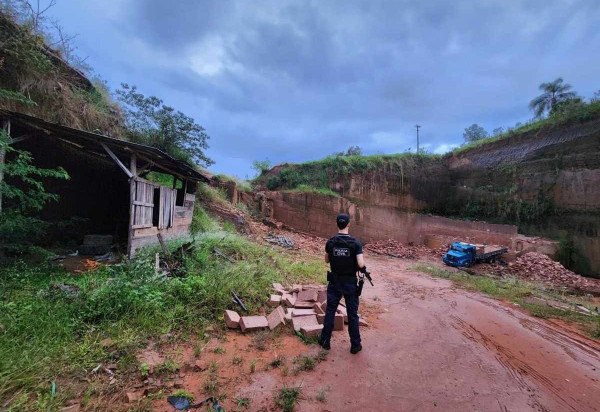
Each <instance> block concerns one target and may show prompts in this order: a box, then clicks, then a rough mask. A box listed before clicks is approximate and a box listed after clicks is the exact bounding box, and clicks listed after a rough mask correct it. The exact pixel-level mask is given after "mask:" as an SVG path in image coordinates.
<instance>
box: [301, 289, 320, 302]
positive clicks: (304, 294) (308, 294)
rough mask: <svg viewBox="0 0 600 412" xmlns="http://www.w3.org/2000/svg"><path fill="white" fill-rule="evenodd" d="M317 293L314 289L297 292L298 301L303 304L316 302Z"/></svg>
mask: <svg viewBox="0 0 600 412" xmlns="http://www.w3.org/2000/svg"><path fill="white" fill-rule="evenodd" d="M317 295H318V292H317V290H316V289H307V290H302V291H300V292H298V300H301V301H305V302H316V300H317Z"/></svg>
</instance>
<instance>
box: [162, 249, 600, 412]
mask: <svg viewBox="0 0 600 412" xmlns="http://www.w3.org/2000/svg"><path fill="white" fill-rule="evenodd" d="M413 264H414V262H411V261H407V260H398V259H394V258H382V257H377V258H371V259H370V261H369V267H370V269H371V270H372V272H373V275H374V281H375V282H376V285H375V287H374V288H372V287H370V286H369V285H367V286H365V292H364V298H363V301H362V303H361V305H364V306H365V307H367V308H368V309H367V311H366V312H373V309H374V308H377V311H378V312H379V313H380V314H379V315H378V316H377V317H374V315H373V313H371V314H370V318H371V319H370V320H371V323H372V324H371V326H370V327H368V328H362V335H363V347H364V349H363V351H362V352H360V353H359V354H358V355H351V354H350V353H349V340H348V336H347V334H346V332H344V333H340V332H336V333H335V334H334V338H333V341H332V345H331V346H332V348H331V351H329V354H328V356H327V359H326V360H325V361H323V362H321V363H319V364H317V366H316V368H315V369H314V370H313V371H308V372H301V373H299V374H298V375H295V374H294V373H293V368H294V364H293V362H292V360H293V358H294V356H296V355H298V354H303V353H304V354H315V353H316V352H317V351H318V347H316V346H315V345H310V346H307V345H304V344H303V343H301V342H300V340H299V339H298V338H296V337H293V336H291V332H289V331H282V332H280V336H279V337H278V338H276V339H273V340H272V341H271V342H270V343H269V345H271V346H268V348H267V350H265V351H257V350H256V348H254V347H253V345H252V337H251V336H244V335H241V334H238V333H236V332H231V333H228V334H226V335H225V336H224V337H222V339H221V340H220V341H218V340H213V341H212V343H210V345H213V346H215V347H219V346H221V347H223V349H224V352H223V353H215V351H214V350H212V349H206V348H205V349H204V350H203V353H202V354H201V355H200V356H199V358H198V359H200V365H201V366H202V365H204V364H206V365H208V364H209V363H211V362H213V361H214V362H218V363H219V365H220V366H221V367H220V368H219V369H220V371H221V372H222V373H220V375H221V378H220V380H219V382H220V384H221V388H222V390H223V392H224V393H226V394H227V397H226V399H225V402H224V404H225V406H227V407H228V409H227V410H251V411H271V410H280V409H279V408H277V407H276V406H275V404H274V401H273V398H274V395H275V393H276V392H277V390H278V389H279V388H280V387H281V386H282V385H283V384H286V385H288V386H289V385H301V386H302V399H301V400H300V402H299V403H298V404H297V406H296V409H295V410H297V411H347V410H365V411H371V410H384V411H412V410H419V411H430V410H444V411H458V410H461V411H463V410H481V411H490V410H499V411H527V410H532V411H598V410H600V343H598V342H597V341H593V340H590V339H588V338H586V337H584V336H583V335H581V334H579V333H577V332H576V331H573V330H569V329H566V328H564V327H562V326H561V325H560V324H558V323H556V322H553V321H548V320H542V319H537V318H533V317H531V316H529V315H527V314H524V313H523V311H521V310H520V309H519V308H518V307H516V306H515V305H512V304H507V303H503V302H499V301H497V300H494V299H490V298H488V297H485V296H483V295H481V294H479V293H474V292H469V291H465V290H462V289H458V288H456V287H454V286H453V285H452V284H451V282H449V281H447V280H443V279H437V278H432V277H429V276H427V275H424V274H420V273H416V272H412V271H411V270H410V267H411V266H412V265H413ZM179 352H180V353H183V352H185V353H186V356H188V357H192V354H191V353H190V350H189V348H188V349H185V350H182V349H181V348H179ZM217 352H220V351H217ZM277 356H284V357H285V359H286V362H285V365H286V366H285V367H284V368H282V367H279V368H274V369H273V368H269V367H268V364H269V363H270V362H271V360H273V359H275V358H276V357H277ZM236 357H237V358H241V359H243V360H242V361H241V363H240V364H238V365H234V362H235V361H234V358H236ZM253 359H256V361H255V363H256V368H255V371H254V372H253V373H250V371H249V363H250V362H252V360H253ZM190 362H191V361H190ZM267 369H268V370H267ZM183 375H184V376H183V382H182V383H183V387H184V388H185V389H186V390H188V391H189V392H191V393H192V394H194V395H195V396H196V397H197V399H202V398H203V388H202V386H203V382H205V380H206V372H202V371H196V372H195V371H190V372H187V373H185V374H183ZM319 393H321V396H319ZM323 395H324V396H323ZM239 398H249V399H251V403H250V406H249V408H248V409H243V408H237V406H236V403H235V400H236V399H239ZM317 398H320V400H317ZM323 398H325V399H323ZM153 405H154V407H155V408H156V410H161V411H168V410H172V409H170V408H169V407H168V406H167V405H166V401H165V400H164V398H163V399H159V400H156V401H155V402H154V404H153Z"/></svg>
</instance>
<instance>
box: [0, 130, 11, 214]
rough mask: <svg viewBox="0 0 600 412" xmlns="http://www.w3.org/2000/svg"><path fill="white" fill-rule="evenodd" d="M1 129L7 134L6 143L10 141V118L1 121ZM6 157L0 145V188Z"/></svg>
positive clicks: (0, 205) (0, 207) (0, 200)
mask: <svg viewBox="0 0 600 412" xmlns="http://www.w3.org/2000/svg"><path fill="white" fill-rule="evenodd" d="M2 129H4V130H5V131H6V134H7V135H8V141H7V142H6V143H7V144H8V143H10V120H5V121H4V122H3V123H2ZM5 157H6V149H5V148H4V146H0V189H1V188H2V182H4V158H5ZM0 213H2V190H0Z"/></svg>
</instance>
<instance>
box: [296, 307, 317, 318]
mask: <svg viewBox="0 0 600 412" xmlns="http://www.w3.org/2000/svg"><path fill="white" fill-rule="evenodd" d="M316 314H317V312H315V311H314V309H293V310H292V317H296V316H310V315H316Z"/></svg>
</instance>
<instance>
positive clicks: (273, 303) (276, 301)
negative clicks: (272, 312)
mask: <svg viewBox="0 0 600 412" xmlns="http://www.w3.org/2000/svg"><path fill="white" fill-rule="evenodd" d="M280 304H281V295H271V298H270V299H269V301H268V302H267V305H268V306H270V307H272V308H275V307H277V306H279V305H280Z"/></svg>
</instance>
